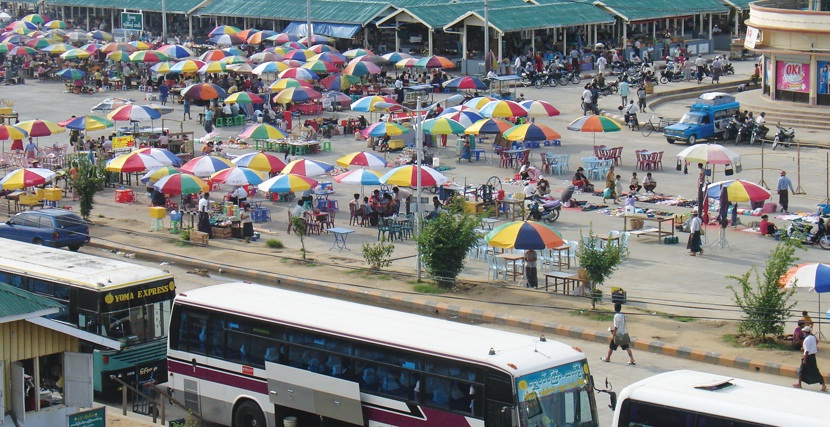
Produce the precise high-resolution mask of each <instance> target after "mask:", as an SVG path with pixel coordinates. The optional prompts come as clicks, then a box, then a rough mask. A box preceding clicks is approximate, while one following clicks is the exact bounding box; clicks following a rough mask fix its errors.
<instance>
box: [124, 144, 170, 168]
mask: <svg viewBox="0 0 832 427" xmlns="http://www.w3.org/2000/svg"><path fill="white" fill-rule="evenodd" d="M134 153H139V154H144V155H146V156H150V157H153V158H154V159H156V160H158V161H159V163H161V164H163V165H165V166H175V167H179V166H182V159H181V158H180V157H179V156H177V155H176V154H173V152H172V151H170V150H167V149H165V148H152V147H145V148H139V149H138V150H136V151H134Z"/></svg>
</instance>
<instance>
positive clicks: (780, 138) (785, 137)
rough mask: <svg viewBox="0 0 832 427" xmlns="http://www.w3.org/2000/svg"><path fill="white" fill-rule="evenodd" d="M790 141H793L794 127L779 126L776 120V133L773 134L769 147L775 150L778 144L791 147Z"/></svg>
mask: <svg viewBox="0 0 832 427" xmlns="http://www.w3.org/2000/svg"><path fill="white" fill-rule="evenodd" d="M792 142H794V129H792V128H785V127H783V126H780V122H777V135H774V142H772V143H771V149H772V150H776V149H777V145H778V144H780V145H785V146H786V148H788V147H791V145H792Z"/></svg>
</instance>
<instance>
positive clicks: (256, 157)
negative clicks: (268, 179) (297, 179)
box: [231, 152, 286, 173]
mask: <svg viewBox="0 0 832 427" xmlns="http://www.w3.org/2000/svg"><path fill="white" fill-rule="evenodd" d="M231 162H232V163H234V164H235V165H237V167H246V168H249V169H252V170H256V171H260V172H267V173H278V172H280V171H282V170H283V168H285V167H286V163H285V162H283V160H281V159H280V157H277V156H275V155H274V154H269V153H265V152H260V153H247V154H243V155H242V156H237V157H235V158H234V160H232V161H231Z"/></svg>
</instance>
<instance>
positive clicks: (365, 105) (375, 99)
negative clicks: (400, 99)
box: [350, 95, 399, 113]
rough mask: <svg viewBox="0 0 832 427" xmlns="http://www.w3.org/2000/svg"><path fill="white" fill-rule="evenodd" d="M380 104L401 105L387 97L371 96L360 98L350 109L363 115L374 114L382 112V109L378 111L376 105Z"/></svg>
mask: <svg viewBox="0 0 832 427" xmlns="http://www.w3.org/2000/svg"><path fill="white" fill-rule="evenodd" d="M380 102H381V103H385V104H395V105H399V104H398V103H397V102H396V100H395V99H393V98H390V97H387V96H378V95H370V96H365V97H362V98H359V99H358V100H357V101H355V102H353V103H352V104H350V109H351V110H353V111H359V112H362V113H372V112H375V111H380V109H376V104H378V103H380Z"/></svg>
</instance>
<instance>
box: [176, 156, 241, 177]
mask: <svg viewBox="0 0 832 427" xmlns="http://www.w3.org/2000/svg"><path fill="white" fill-rule="evenodd" d="M233 167H235V166H234V163H231V161H230V160H226V159H224V158H222V157H216V156H199V157H194V158H193V159H191V160H188V162H187V163H185V164H184V165H182V167H181V168H179V170H180V171H182V173H189V174H191V175H196V176H198V177H200V178H205V177H209V176H211V174H213V173H215V172H218V171H221V170H223V169H228V168H233Z"/></svg>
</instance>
